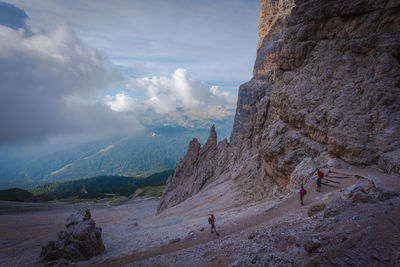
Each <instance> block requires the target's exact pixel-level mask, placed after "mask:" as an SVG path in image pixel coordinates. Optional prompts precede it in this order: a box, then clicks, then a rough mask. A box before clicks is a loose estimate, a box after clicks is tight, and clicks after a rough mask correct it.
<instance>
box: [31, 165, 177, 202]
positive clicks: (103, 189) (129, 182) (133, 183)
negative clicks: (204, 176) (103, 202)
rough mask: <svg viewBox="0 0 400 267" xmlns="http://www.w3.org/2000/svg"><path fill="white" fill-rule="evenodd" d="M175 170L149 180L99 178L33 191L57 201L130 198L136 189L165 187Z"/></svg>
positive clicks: (113, 177)
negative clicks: (67, 199) (116, 196)
mask: <svg viewBox="0 0 400 267" xmlns="http://www.w3.org/2000/svg"><path fill="white" fill-rule="evenodd" d="M173 173H174V170H166V171H163V172H159V173H155V174H152V175H150V176H149V177H147V178H138V177H122V176H99V177H93V178H85V179H79V180H74V181H68V182H55V183H49V184H44V185H39V186H37V187H35V188H34V189H32V190H31V192H32V193H33V194H34V195H40V194H46V195H49V196H51V197H53V198H55V199H62V198H69V197H77V198H83V199H92V198H102V197H106V196H109V195H110V194H117V195H123V196H129V195H131V194H133V193H134V192H135V190H136V189H138V188H142V187H146V186H160V185H165V182H166V180H167V179H168V177H169V176H170V175H172V174H173Z"/></svg>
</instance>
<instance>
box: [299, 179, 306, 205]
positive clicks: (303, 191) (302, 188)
mask: <svg viewBox="0 0 400 267" xmlns="http://www.w3.org/2000/svg"><path fill="white" fill-rule="evenodd" d="M299 193H300V204H301V205H304V203H303V197H304V195H305V194H307V191H306V190H305V189H304V186H303V184H301V188H300V192H299Z"/></svg>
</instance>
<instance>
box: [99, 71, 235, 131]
mask: <svg viewBox="0 0 400 267" xmlns="http://www.w3.org/2000/svg"><path fill="white" fill-rule="evenodd" d="M125 87H126V88H127V90H131V91H140V92H141V93H142V94H143V95H145V98H144V99H143V101H142V102H140V101H139V100H138V99H136V98H134V97H131V96H129V94H128V92H126V91H122V92H120V93H117V94H116V95H114V96H110V95H108V96H106V97H105V100H104V103H105V104H107V105H108V106H109V107H110V108H111V109H112V110H114V111H117V112H120V113H133V114H135V115H136V116H137V117H139V118H140V121H141V123H142V124H144V125H157V126H162V125H169V126H177V125H179V126H184V127H209V124H210V120H211V121H215V120H224V119H227V118H228V117H230V118H229V119H232V116H233V115H234V109H235V105H236V96H235V95H234V94H232V93H230V92H225V91H221V90H220V89H219V87H218V86H209V85H207V84H206V83H204V82H201V81H198V80H195V79H192V78H191V77H190V75H189V74H188V72H187V71H186V70H185V69H177V70H176V71H175V72H174V73H173V74H172V75H171V77H152V78H148V77H144V78H137V79H131V80H130V81H129V82H128V83H126V84H125Z"/></svg>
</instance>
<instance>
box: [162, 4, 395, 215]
mask: <svg viewBox="0 0 400 267" xmlns="http://www.w3.org/2000/svg"><path fill="white" fill-rule="evenodd" d="M399 20H400V3H399V2H398V1H385V0H379V1H361V0H359V1H350V0H340V1H337V0H328V1H317V0H308V1H306V0H301V1H300V0H299V1H296V2H294V1H293V0H283V1H277V0H263V1H262V2H261V9H260V23H259V35H260V41H259V44H258V49H257V58H256V62H255V65H254V72H253V74H254V75H253V79H252V80H251V81H250V82H248V83H245V84H244V85H242V86H241V87H240V89H239V98H238V104H237V110H236V116H235V124H234V128H233V132H232V135H231V143H227V142H226V141H225V142H221V143H219V144H218V145H216V147H214V148H213V149H211V150H210V153H203V154H202V155H197V154H196V153H194V155H197V156H196V160H195V161H193V160H190V159H191V157H189V156H188V155H190V154H193V151H197V150H198V149H197V148H195V149H194V150H193V149H192V150H188V152H187V156H186V157H185V158H184V159H183V160H182V161H181V162H180V163H178V164H177V165H176V167H175V175H174V176H173V177H172V178H171V179H170V180H169V181H168V183H167V187H166V190H165V193H164V196H163V198H162V200H161V202H160V205H159V209H158V211H159V212H161V211H163V210H164V209H166V208H168V207H171V206H174V205H176V204H178V203H180V202H182V201H184V200H185V199H188V198H190V197H191V196H192V195H193V194H196V193H198V191H199V190H209V189H211V188H213V187H215V186H216V185H218V184H221V183H226V184H227V186H228V185H229V186H231V187H232V188H231V190H230V194H231V197H230V198H229V200H227V202H226V205H228V206H230V205H239V204H240V203H246V202H248V201H257V200H262V199H264V198H266V197H279V196H281V195H282V194H283V193H285V192H288V191H290V190H294V189H296V188H298V187H299V186H300V184H301V183H306V182H308V181H309V180H310V179H311V177H312V174H313V172H314V170H315V168H317V167H320V168H321V167H330V168H332V167H342V168H352V167H354V166H363V167H370V168H374V169H379V170H381V171H384V172H387V173H393V174H397V175H398V174H400V165H399V162H400V141H399V140H400V98H399V95H400V86H399V85H400V84H399V79H398V77H400V60H399V51H400V49H399V48H400V46H399V45H400V42H399V40H400V26H399V25H400V21H399ZM192 142H193V141H192ZM193 148H194V147H193ZM200 149H203V148H200ZM210 159H212V160H210ZM191 161H192V162H193V163H192V166H188V164H189V163H190V162H191ZM208 162H210V164H208ZM203 165H206V166H207V169H205V172H202V171H201V166H203ZM197 168H199V170H198V171H191V170H196V169H197ZM186 172H189V173H192V174H191V176H190V177H185V175H184V174H185V173H186ZM181 181H184V182H181ZM198 181H201V187H198ZM192 187H194V188H195V189H193V188H192Z"/></svg>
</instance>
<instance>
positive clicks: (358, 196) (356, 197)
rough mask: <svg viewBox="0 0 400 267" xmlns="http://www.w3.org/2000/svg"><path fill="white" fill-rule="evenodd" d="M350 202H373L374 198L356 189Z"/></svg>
mask: <svg viewBox="0 0 400 267" xmlns="http://www.w3.org/2000/svg"><path fill="white" fill-rule="evenodd" d="M351 202H353V203H374V202H375V200H374V198H373V197H372V196H371V195H369V194H367V193H364V192H361V191H357V192H355V193H354V194H353V196H352V198H351Z"/></svg>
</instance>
